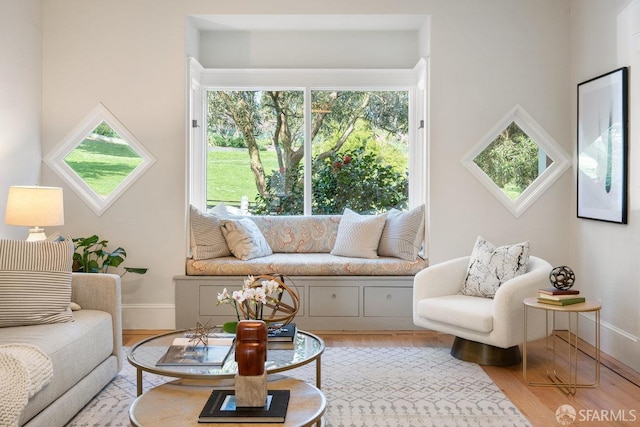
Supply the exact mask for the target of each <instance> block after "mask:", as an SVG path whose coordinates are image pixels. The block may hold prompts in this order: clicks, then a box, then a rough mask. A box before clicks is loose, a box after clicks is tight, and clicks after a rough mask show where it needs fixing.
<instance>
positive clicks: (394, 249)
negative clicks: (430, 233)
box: [378, 205, 424, 261]
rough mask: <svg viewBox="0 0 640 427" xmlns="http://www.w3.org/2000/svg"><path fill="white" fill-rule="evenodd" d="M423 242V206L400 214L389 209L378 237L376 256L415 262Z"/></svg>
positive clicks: (395, 210)
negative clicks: (380, 234)
mask: <svg viewBox="0 0 640 427" xmlns="http://www.w3.org/2000/svg"><path fill="white" fill-rule="evenodd" d="M423 240H424V205H422V206H418V207H417V208H413V209H411V210H410V211H407V212H402V211H399V210H397V209H391V210H390V211H389V213H388V214H387V219H386V221H385V224H384V229H383V230H382V236H380V243H379V244H378V255H380V256H391V257H396V258H402V259H404V260H407V261H415V260H416V258H417V257H418V251H420V247H421V246H422V241H423Z"/></svg>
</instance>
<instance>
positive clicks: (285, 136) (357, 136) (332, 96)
mask: <svg viewBox="0 0 640 427" xmlns="http://www.w3.org/2000/svg"><path fill="white" fill-rule="evenodd" d="M310 102H311V117H309V118H308V120H310V121H311V135H310V139H311V143H312V145H311V154H310V155H311V169H310V170H306V169H305V167H304V158H305V155H309V154H308V153H306V154H305V144H304V122H305V117H304V112H305V108H304V104H305V99H304V92H303V91H299V90H250V91H226V90H212V91H208V96H207V190H206V191H207V205H208V207H210V206H213V205H215V204H217V203H219V202H224V203H225V204H226V205H227V206H233V207H236V208H238V209H240V210H241V211H242V213H251V214H263V215H291V214H303V213H304V205H305V193H304V181H305V174H310V178H311V193H310V194H309V195H308V197H310V198H311V199H310V202H311V206H312V213H313V214H338V213H342V211H343V210H344V208H346V207H348V208H350V209H352V210H354V211H357V212H361V213H377V212H382V211H385V210H387V209H389V208H391V207H395V208H399V209H403V208H406V207H407V206H408V197H409V195H408V149H407V144H408V136H407V134H408V118H409V117H408V113H409V105H408V102H409V96H408V92H407V91H345V90H318V91H316V90H312V91H311V101H310Z"/></svg>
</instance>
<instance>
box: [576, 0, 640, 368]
mask: <svg viewBox="0 0 640 427" xmlns="http://www.w3.org/2000/svg"><path fill="white" fill-rule="evenodd" d="M571 18H572V19H571V28H572V34H571V40H572V70H571V71H572V72H571V86H570V89H571V96H572V100H571V107H572V120H571V121H572V130H574V129H576V120H577V119H576V103H577V101H576V95H575V94H576V92H575V88H576V85H577V84H578V83H581V82H583V81H586V80H589V79H591V78H593V77H596V76H599V75H601V74H604V73H606V72H609V71H612V70H614V69H617V68H619V67H623V66H629V67H630V72H629V199H628V201H629V214H628V224H627V225H620V224H610V223H603V222H598V221H592V220H586V219H577V218H575V210H572V211H571V212H570V215H571V235H572V236H574V238H573V239H571V248H570V253H571V254H572V258H573V260H572V264H570V265H572V266H574V270H575V272H576V278H577V282H576V286H579V287H580V289H581V291H582V292H583V293H584V294H585V295H588V296H589V298H592V299H597V300H600V301H602V306H603V308H602V348H603V349H604V351H605V352H606V353H608V354H610V355H612V356H614V357H616V358H617V359H619V360H621V361H622V362H624V363H626V364H627V365H629V366H631V367H633V368H634V369H635V370H637V371H640V343H639V342H638V339H639V338H638V337H639V336H640V315H639V314H638V312H639V307H638V305H639V304H640V262H639V261H640V259H639V257H640V250H639V249H640V239H639V238H638V236H639V233H640V223H639V222H638V221H639V220H640V212H639V210H640V167H639V166H638V165H640V150H638V143H640V139H639V135H640V134H639V131H640V77H639V75H638V73H637V71H638V70H640V0H634V1H628V0H616V1H613V0H611V1H602V0H580V1H574V2H573V3H572V16H571ZM576 138H577V137H576V134H575V131H574V132H573V135H572V139H573V140H574V141H575V140H576ZM574 154H575V153H574ZM572 188H575V182H574V184H573V185H572ZM572 206H575V191H573V196H572ZM586 322H587V324H588V325H589V326H591V322H590V321H589V319H586ZM588 336H589V335H588V334H586V333H585V338H587V337H588Z"/></svg>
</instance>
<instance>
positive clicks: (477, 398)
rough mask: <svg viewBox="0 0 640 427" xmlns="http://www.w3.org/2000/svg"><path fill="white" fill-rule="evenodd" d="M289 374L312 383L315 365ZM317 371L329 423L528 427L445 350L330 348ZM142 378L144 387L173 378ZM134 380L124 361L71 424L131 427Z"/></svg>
mask: <svg viewBox="0 0 640 427" xmlns="http://www.w3.org/2000/svg"><path fill="white" fill-rule="evenodd" d="M287 373H288V374H289V375H291V376H294V377H296V378H300V379H303V380H306V381H308V382H310V383H312V384H314V383H315V364H313V363H311V364H309V365H306V366H303V367H301V368H297V369H295V370H291V371H288V372H287ZM322 374H323V375H322V390H323V392H324V393H325V394H326V396H327V401H328V408H327V413H326V415H325V425H326V426H332V427H347V426H348V427H357V426H363V427H364V426H366V427H378V426H379V427H396V426H397V427H426V426H488V427H489V426H490V427H494V426H530V424H529V422H528V421H527V420H526V418H525V417H524V416H523V415H522V414H521V413H520V411H518V409H517V408H516V407H515V406H514V405H513V403H511V401H510V400H509V399H508V398H507V397H506V396H505V395H504V394H503V393H502V392H501V391H500V389H499V388H498V387H497V386H496V385H495V384H494V383H493V382H492V381H491V379H490V378H489V377H488V376H487V375H486V374H485V372H484V371H483V370H482V368H481V367H479V366H478V365H475V364H473V363H467V362H462V361H460V360H457V359H455V358H453V357H452V356H451V355H450V354H449V350H448V349H444V348H417V347H407V348H349V347H328V348H327V349H326V351H325V353H324V354H323V356H322ZM144 378H145V390H146V389H148V388H150V387H153V386H155V385H158V384H162V383H163V382H165V381H167V380H170V379H168V378H163V377H158V376H155V375H151V374H145V375H144ZM135 381H136V380H135V369H134V368H133V367H132V366H130V365H129V364H128V363H126V366H125V368H124V369H123V370H122V372H121V373H120V375H119V376H118V377H116V378H115V379H114V380H113V381H112V382H111V383H110V384H109V385H108V386H107V387H105V388H104V390H102V392H101V393H100V394H98V396H96V398H94V399H93V400H92V401H91V402H90V403H89V404H88V405H87V406H86V407H85V408H84V410H83V411H82V412H80V413H79V414H78V415H77V416H76V417H75V418H74V419H73V420H72V421H71V422H70V423H69V424H68V426H69V427H71V426H73V427H80V426H82V427H84V426H96V427H97V426H128V425H129V419H128V409H129V405H130V404H131V402H133V400H134V398H135V390H136V384H135ZM203 405H204V402H203Z"/></svg>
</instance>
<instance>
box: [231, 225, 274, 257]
mask: <svg viewBox="0 0 640 427" xmlns="http://www.w3.org/2000/svg"><path fill="white" fill-rule="evenodd" d="M220 224H221V227H222V234H223V235H224V238H225V239H226V241H227V245H229V249H230V250H231V253H232V254H233V256H235V257H236V258H238V259H241V260H244V261H246V260H249V259H253V258H260V257H263V256H267V255H271V254H272V253H273V252H272V251H271V247H270V246H269V244H268V243H267V240H266V239H265V238H264V236H263V235H262V232H261V231H260V229H259V228H258V226H257V225H256V223H255V222H253V221H251V220H250V219H249V218H242V219H223V220H221V221H220Z"/></svg>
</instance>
